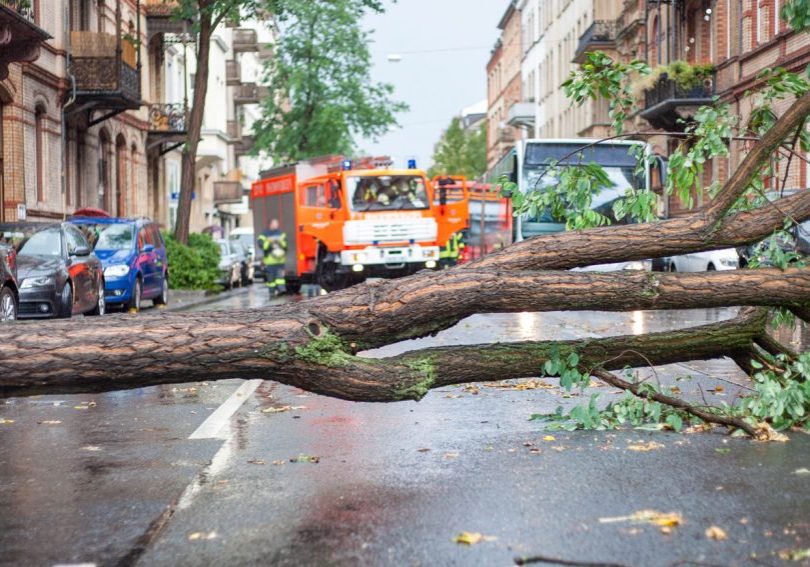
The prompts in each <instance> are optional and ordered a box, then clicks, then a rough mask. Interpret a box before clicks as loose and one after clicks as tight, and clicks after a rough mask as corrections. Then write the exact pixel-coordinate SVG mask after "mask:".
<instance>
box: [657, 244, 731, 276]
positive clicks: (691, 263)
mask: <svg viewBox="0 0 810 567" xmlns="http://www.w3.org/2000/svg"><path fill="white" fill-rule="evenodd" d="M667 260H668V263H667V266H666V267H667V269H668V271H670V272H707V271H708V272H711V271H714V270H717V271H721V270H736V269H737V268H739V267H740V257H739V256H738V255H737V250H735V249H734V248H725V249H723V250H711V251H708V252H694V253H692V254H683V255H681V256H673V257H671V258H668V259H667Z"/></svg>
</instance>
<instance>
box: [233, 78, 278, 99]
mask: <svg viewBox="0 0 810 567" xmlns="http://www.w3.org/2000/svg"><path fill="white" fill-rule="evenodd" d="M269 92H270V91H269V90H268V88H267V87H262V86H259V85H257V84H255V83H242V84H241V85H239V87H238V88H237V89H236V92H235V93H234V95H233V101H234V103H236V104H258V103H260V102H261V101H262V100H263V99H265V98H267V96H268V95H269Z"/></svg>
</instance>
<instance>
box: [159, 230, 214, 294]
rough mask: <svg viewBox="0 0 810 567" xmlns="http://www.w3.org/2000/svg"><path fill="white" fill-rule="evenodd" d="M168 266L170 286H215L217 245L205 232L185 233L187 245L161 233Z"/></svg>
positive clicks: (211, 287)
mask: <svg viewBox="0 0 810 567" xmlns="http://www.w3.org/2000/svg"><path fill="white" fill-rule="evenodd" d="M163 239H164V240H165V241H166V253H167V254H168V258H169V266H171V277H170V278H169V283H170V284H171V287H172V289H203V290H211V289H215V288H216V284H215V283H214V282H215V281H216V279H217V276H218V275H219V270H218V268H217V266H218V265H219V260H220V252H219V246H217V245H216V243H215V242H214V241H213V240H212V238H211V236H209V235H208V234H194V233H192V234H189V235H188V245H185V244H180V243H179V242H177V240H175V239H174V237H172V236H171V235H169V234H165V233H164V235H163Z"/></svg>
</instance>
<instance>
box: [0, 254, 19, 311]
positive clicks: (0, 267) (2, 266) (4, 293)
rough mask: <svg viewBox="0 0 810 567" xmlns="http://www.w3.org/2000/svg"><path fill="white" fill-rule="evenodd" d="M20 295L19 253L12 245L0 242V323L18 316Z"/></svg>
mask: <svg viewBox="0 0 810 567" xmlns="http://www.w3.org/2000/svg"><path fill="white" fill-rule="evenodd" d="M19 297H20V295H19V288H18V287H17V253H16V252H15V251H14V248H12V247H11V246H5V245H2V244H0V323H1V322H4V321H14V320H15V319H16V318H17V313H18V311H19V309H20V308H19V301H20V300H19Z"/></svg>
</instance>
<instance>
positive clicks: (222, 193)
mask: <svg viewBox="0 0 810 567" xmlns="http://www.w3.org/2000/svg"><path fill="white" fill-rule="evenodd" d="M243 194H244V191H243V190H242V184H241V183H240V182H239V181H214V204H215V205H222V204H226V203H241V202H242V195H243Z"/></svg>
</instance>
